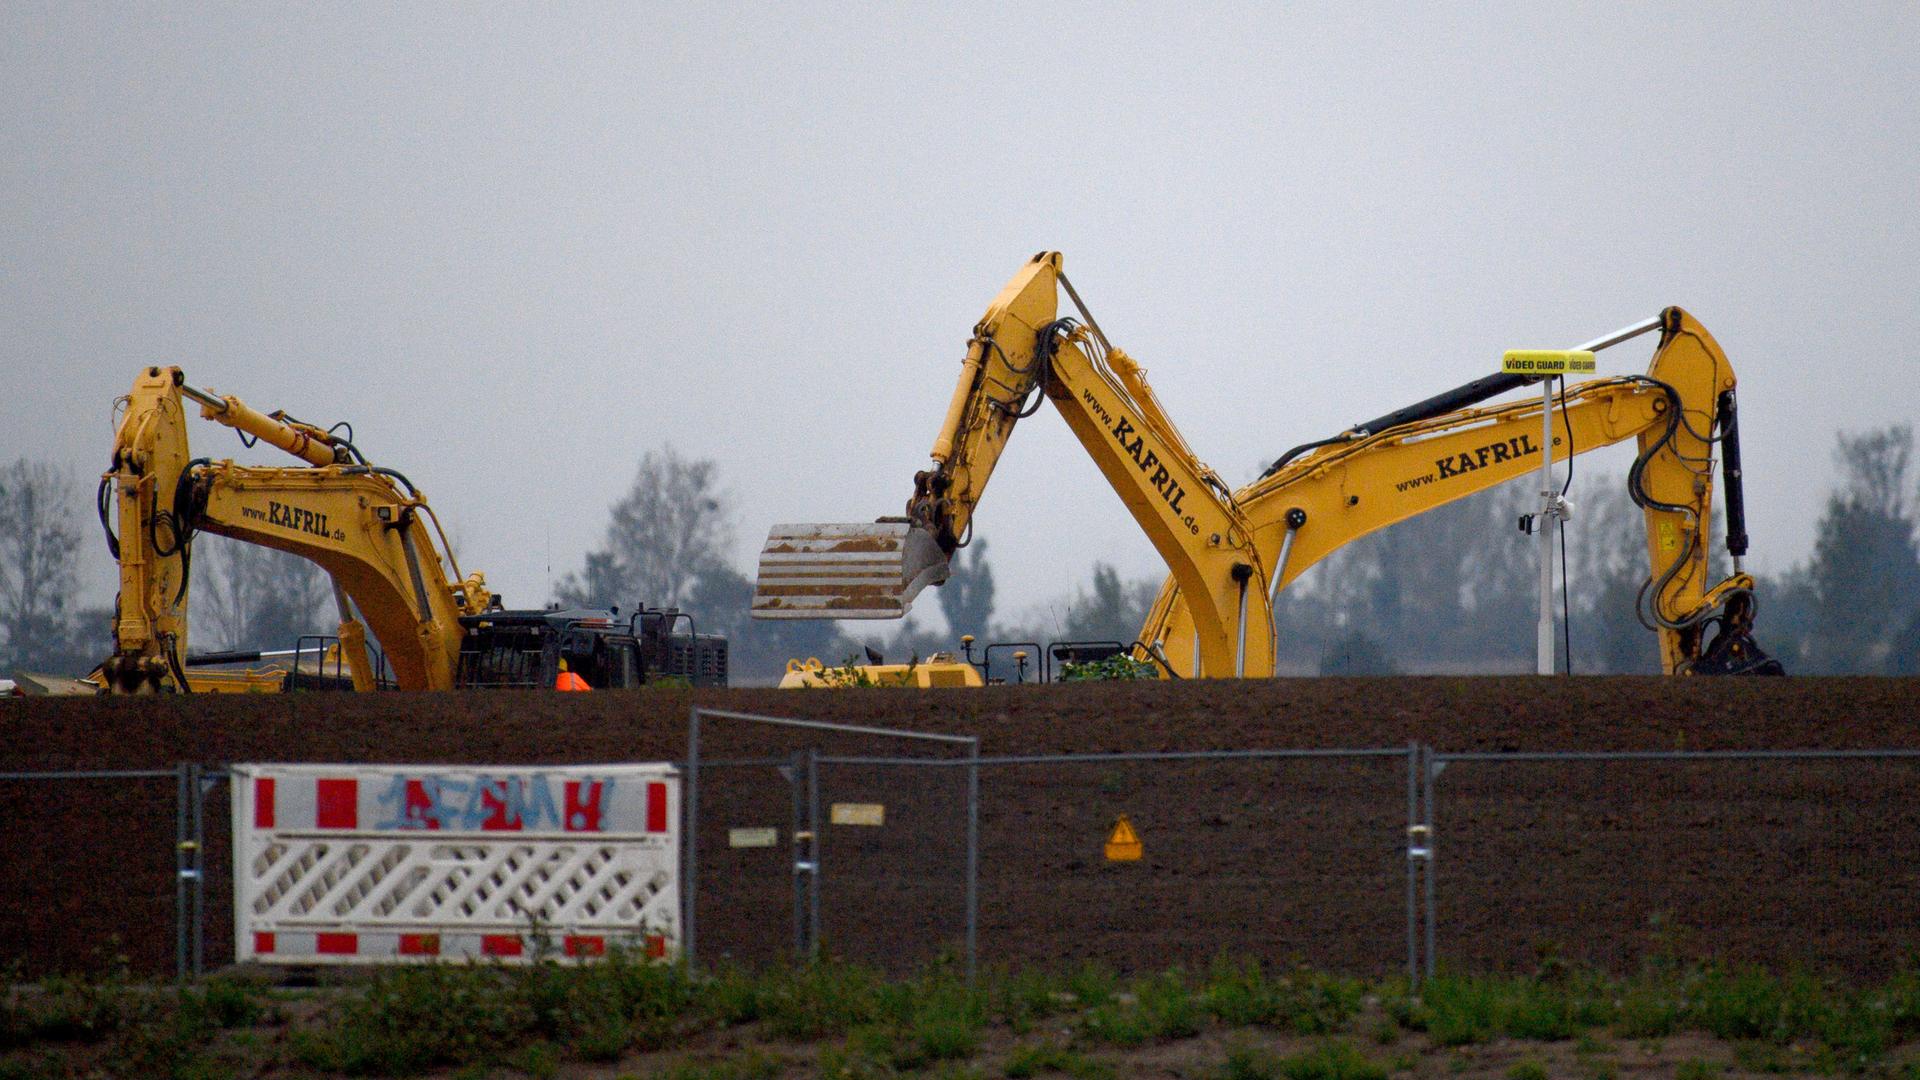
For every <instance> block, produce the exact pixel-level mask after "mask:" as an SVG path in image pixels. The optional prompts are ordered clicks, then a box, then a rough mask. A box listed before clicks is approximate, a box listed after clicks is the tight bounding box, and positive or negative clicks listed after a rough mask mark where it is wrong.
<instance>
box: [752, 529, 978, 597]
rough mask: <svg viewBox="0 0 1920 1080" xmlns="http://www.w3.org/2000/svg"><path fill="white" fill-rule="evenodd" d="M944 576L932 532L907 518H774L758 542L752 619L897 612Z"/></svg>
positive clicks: (940, 553) (944, 568) (942, 554)
mask: <svg viewBox="0 0 1920 1080" xmlns="http://www.w3.org/2000/svg"><path fill="white" fill-rule="evenodd" d="M945 580H947V556H946V553H945V552H943V551H941V550H940V544H939V542H938V541H936V540H935V539H934V538H933V534H932V533H930V532H928V531H927V530H925V529H920V528H915V527H913V526H912V525H910V524H908V523H907V522H905V521H899V520H884V519H883V520H881V521H877V522H875V523H873V524H871V525H775V526H774V527H773V529H772V530H771V531H770V532H768V533H767V546H766V547H764V548H762V549H760V581H759V583H758V585H757V586H756V587H755V589H754V591H753V617H754V618H756V619H898V618H900V617H901V616H902V615H905V614H906V613H907V610H908V609H909V608H911V607H912V606H913V598H914V597H915V596H918V595H919V594H920V590H921V589H924V588H926V587H927V586H929V585H938V584H940V583H941V582H943V581H945Z"/></svg>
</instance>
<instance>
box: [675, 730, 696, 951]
mask: <svg viewBox="0 0 1920 1080" xmlns="http://www.w3.org/2000/svg"><path fill="white" fill-rule="evenodd" d="M684 816H685V819H686V836H685V837H684V839H685V840H686V843H684V844H682V845H681V853H682V857H683V858H684V859H685V860H686V867H685V870H684V872H683V873H682V874H681V878H682V881H681V884H682V886H683V888H682V889H681V890H680V907H681V911H680V930H681V941H682V946H681V954H680V955H681V958H682V960H683V962H684V963H685V965H686V969H687V971H688V972H689V973H691V972H692V971H693V964H694V936H693V932H694V921H693V920H694V912H695V910H696V908H695V905H694V890H695V888H696V887H697V886H698V884H699V881H700V706H698V705H689V706H687V806H686V811H685V815H684Z"/></svg>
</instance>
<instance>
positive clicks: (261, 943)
mask: <svg viewBox="0 0 1920 1080" xmlns="http://www.w3.org/2000/svg"><path fill="white" fill-rule="evenodd" d="M267 783H269V784H271V783H273V781H271V780H269V781H267ZM253 951H254V952H255V953H270V952H272V951H273V935H272V934H263V933H261V932H260V931H258V930H255V931H254V932H253Z"/></svg>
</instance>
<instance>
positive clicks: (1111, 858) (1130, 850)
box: [1107, 814, 1145, 862]
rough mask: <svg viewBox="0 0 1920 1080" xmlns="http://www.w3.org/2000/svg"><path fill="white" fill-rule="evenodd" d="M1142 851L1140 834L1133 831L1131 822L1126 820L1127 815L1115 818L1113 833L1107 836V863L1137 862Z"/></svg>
mask: <svg viewBox="0 0 1920 1080" xmlns="http://www.w3.org/2000/svg"><path fill="white" fill-rule="evenodd" d="M1144 850H1145V849H1144V848H1143V847H1142V846H1141V844H1140V834H1139V833H1136V832H1134V831H1133V822H1131V821H1128V820H1127V815H1125V814H1121V815H1120V816H1119V817H1117V818H1115V819H1114V821H1113V831H1112V832H1110V833H1108V834H1107V861H1108V862H1139V861H1140V856H1141V854H1142V853H1143V851H1144Z"/></svg>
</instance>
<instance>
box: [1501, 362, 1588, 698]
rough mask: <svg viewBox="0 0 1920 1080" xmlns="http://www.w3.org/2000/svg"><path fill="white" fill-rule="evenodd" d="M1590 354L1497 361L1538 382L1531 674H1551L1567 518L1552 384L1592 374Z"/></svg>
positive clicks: (1502, 365) (1503, 366) (1508, 371)
mask: <svg viewBox="0 0 1920 1080" xmlns="http://www.w3.org/2000/svg"><path fill="white" fill-rule="evenodd" d="M1594 367H1595V365H1594V361H1593V353H1592V352H1589V351H1585V350H1578V349H1575V350H1547V349H1516V350H1513V351H1510V352H1508V353H1507V354H1506V355H1505V356H1504V357H1502V358H1501V361H1500V369H1501V370H1502V371H1504V372H1507V373H1510V374H1518V375H1532V376H1536V377H1538V378H1539V379H1540V515H1539V517H1537V518H1536V519H1535V521H1536V522H1538V526H1537V528H1536V530H1535V531H1536V532H1537V533H1538V534H1539V536H1540V623H1539V628H1538V632H1537V634H1536V637H1535V644H1536V645H1537V646H1538V650H1539V658H1538V661H1537V664H1536V666H1535V668H1534V670H1535V671H1536V672H1537V673H1539V674H1541V675H1551V674H1553V669H1554V663H1553V541H1554V538H1555V535H1556V534H1557V532H1558V531H1559V530H1560V529H1561V528H1563V527H1564V526H1563V525H1562V520H1563V519H1564V518H1565V517H1566V515H1567V504H1566V500H1564V499H1562V498H1561V497H1560V492H1559V491H1557V490H1555V489H1554V486H1553V380H1554V377H1555V376H1557V375H1565V374H1567V373H1568V372H1576V373H1583V374H1584V373H1590V372H1592V371H1593V370H1594Z"/></svg>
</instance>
